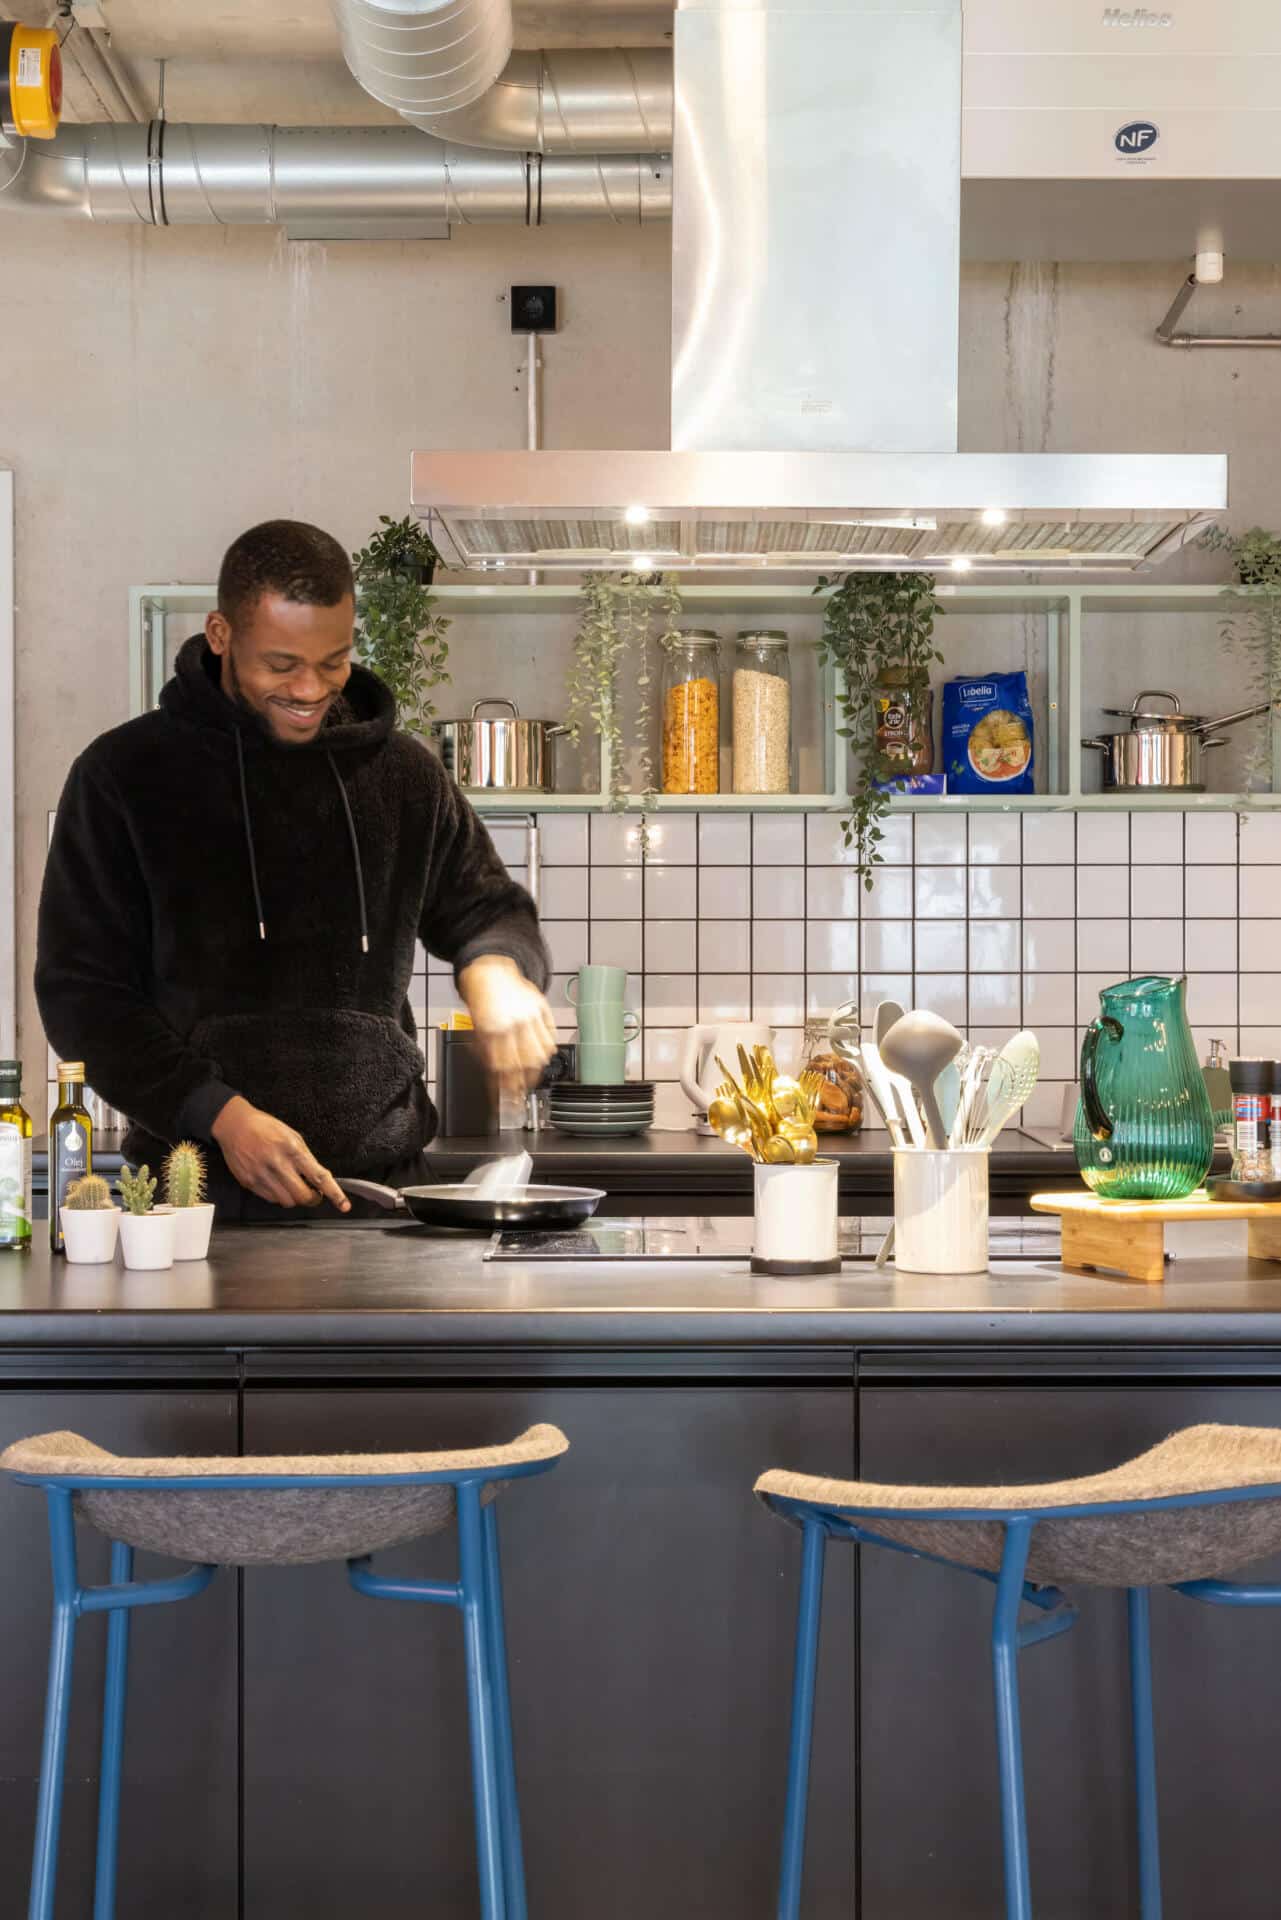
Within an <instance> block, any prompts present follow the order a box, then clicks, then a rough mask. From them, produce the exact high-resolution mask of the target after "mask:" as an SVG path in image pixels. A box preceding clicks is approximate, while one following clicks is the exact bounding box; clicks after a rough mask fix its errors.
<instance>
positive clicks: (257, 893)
mask: <svg viewBox="0 0 1281 1920" xmlns="http://www.w3.org/2000/svg"><path fill="white" fill-rule="evenodd" d="M235 734H236V768H237V771H238V772H239V775H240V811H241V815H242V817H243V820H244V826H245V850H246V852H247V853H248V855H249V880H250V884H251V885H252V887H253V890H254V912H255V913H256V914H257V916H258V938H259V939H260V940H265V939H266V938H267V921H266V915H265V914H264V913H263V908H262V888H261V887H260V886H259V884H258V854H257V851H256V849H255V847H254V828H253V818H252V815H251V814H250V811H249V784H248V782H247V780H246V779H245V743H244V741H243V739H242V738H241V734H240V729H239V727H237V728H236V729H235ZM325 759H326V760H327V761H328V762H329V771H330V773H332V774H333V776H334V785H335V786H336V787H337V789H338V798H339V799H340V800H341V801H342V810H343V816H344V818H345V819H346V822H347V838H348V839H349V840H350V842H351V858H352V864H353V865H354V867H355V869H356V899H357V901H358V903H359V906H360V951H361V952H362V953H368V952H369V916H368V914H367V912H366V910H365V869H364V867H363V865H362V863H361V858H360V841H359V840H358V839H357V837H356V822H355V819H354V818H353V816H352V811H351V801H350V800H349V799H348V798H347V789H346V787H345V786H344V785H343V780H342V775H341V774H340V773H339V771H338V765H337V762H336V761H335V759H334V756H333V754H332V753H326V755H325Z"/></svg>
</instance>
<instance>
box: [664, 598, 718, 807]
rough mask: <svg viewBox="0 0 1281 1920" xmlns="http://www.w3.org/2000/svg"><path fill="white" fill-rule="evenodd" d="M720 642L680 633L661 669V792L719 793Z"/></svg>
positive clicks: (693, 633)
mask: <svg viewBox="0 0 1281 1920" xmlns="http://www.w3.org/2000/svg"><path fill="white" fill-rule="evenodd" d="M720 669H721V658H720V641H719V639H718V638H717V636H716V635H715V634H714V633H707V632H703V631H699V630H696V629H695V630H691V631H690V632H688V633H682V634H681V636H680V638H679V640H677V641H674V642H673V643H672V645H671V647H670V648H669V650H668V652H667V657H666V659H665V661H664V664H663V792H664V793H719V792H720V787H721V694H720Z"/></svg>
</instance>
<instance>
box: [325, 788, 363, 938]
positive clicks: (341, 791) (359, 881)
mask: <svg viewBox="0 0 1281 1920" xmlns="http://www.w3.org/2000/svg"><path fill="white" fill-rule="evenodd" d="M325 758H326V760H327V761H328V762H329V771H330V773H332V774H333V776H334V785H335V786H336V787H337V789H338V798H339V799H340V800H341V801H342V810H343V812H344V813H345V814H346V816H347V838H348V839H349V840H350V841H351V858H352V864H353V865H354V867H355V869H356V898H357V900H358V901H359V903H360V951H361V952H362V953H368V952H369V920H368V916H367V915H366V913H365V870H364V867H363V866H362V865H361V863H360V841H359V840H358V839H357V838H356V822H355V821H354V820H353V818H352V813H351V801H350V800H349V799H348V798H347V789H346V787H345V786H344V785H343V782H342V775H341V774H340V773H339V771H338V764H337V762H336V761H335V759H334V756H333V754H332V753H327V754H326V755H325Z"/></svg>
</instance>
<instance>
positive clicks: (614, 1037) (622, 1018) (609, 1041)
mask: <svg viewBox="0 0 1281 1920" xmlns="http://www.w3.org/2000/svg"><path fill="white" fill-rule="evenodd" d="M640 1027H641V1023H640V1018H639V1016H638V1015H637V1014H634V1013H632V1012H631V1011H630V1009H624V1008H623V1007H616V1006H613V1005H612V1004H611V1005H608V1006H602V1005H601V1004H599V1003H597V1004H596V1005H595V1006H590V1007H580V1008H579V1009H578V1038H579V1042H580V1044H583V1045H586V1046H589V1047H590V1046H602V1045H604V1046H609V1045H617V1044H618V1042H619V1041H620V1040H621V1041H622V1042H623V1044H624V1045H626V1043H627V1042H628V1041H629V1040H634V1039H635V1038H636V1036H637V1034H638V1033H639V1032H640Z"/></svg>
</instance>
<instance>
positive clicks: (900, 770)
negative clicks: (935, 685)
mask: <svg viewBox="0 0 1281 1920" xmlns="http://www.w3.org/2000/svg"><path fill="white" fill-rule="evenodd" d="M873 697H874V700H875V704H876V778H877V779H878V780H904V779H910V778H911V777H912V776H914V775H916V774H921V773H933V771H934V695H933V694H932V693H931V691H930V689H929V688H928V687H912V686H910V685H909V682H908V672H907V668H906V667H882V668H881V671H880V672H879V673H878V674H877V676H876V693H875V695H874V696H873Z"/></svg>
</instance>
